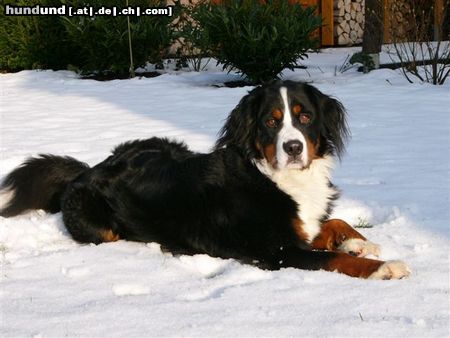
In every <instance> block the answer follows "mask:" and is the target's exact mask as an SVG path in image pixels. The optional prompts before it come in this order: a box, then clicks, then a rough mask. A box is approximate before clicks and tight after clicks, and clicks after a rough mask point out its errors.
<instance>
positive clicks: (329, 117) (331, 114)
mask: <svg viewBox="0 0 450 338" xmlns="http://www.w3.org/2000/svg"><path fill="white" fill-rule="evenodd" d="M308 87H309V89H310V90H312V94H313V95H314V96H315V97H316V98H317V100H318V102H317V106H318V108H319V110H320V113H321V115H322V120H323V122H322V127H321V134H322V136H323V138H324V139H325V140H326V143H327V148H328V150H329V151H331V153H333V154H335V155H336V156H337V157H338V158H339V159H340V158H341V157H342V155H343V154H344V152H345V143H346V141H347V139H348V138H349V137H350V132H349V130H348V127H347V120H346V115H347V113H346V111H345V108H344V106H343V105H342V103H340V102H339V101H338V100H336V99H334V98H332V97H330V96H328V95H325V94H323V93H322V92H321V91H320V90H318V89H317V88H315V87H313V86H310V85H308Z"/></svg>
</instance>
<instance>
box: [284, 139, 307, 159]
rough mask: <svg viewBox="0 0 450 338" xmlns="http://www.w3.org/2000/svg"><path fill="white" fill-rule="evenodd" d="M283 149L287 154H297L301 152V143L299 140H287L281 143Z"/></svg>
mask: <svg viewBox="0 0 450 338" xmlns="http://www.w3.org/2000/svg"><path fill="white" fill-rule="evenodd" d="M283 149H284V151H285V152H286V153H287V154H288V155H289V156H294V157H295V156H297V155H300V154H301V153H302V150H303V144H302V143H301V142H300V141H296V140H294V141H288V142H285V143H283Z"/></svg>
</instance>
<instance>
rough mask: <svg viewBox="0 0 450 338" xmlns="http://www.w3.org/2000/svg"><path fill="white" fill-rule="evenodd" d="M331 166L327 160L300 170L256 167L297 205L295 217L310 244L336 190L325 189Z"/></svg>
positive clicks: (331, 188) (327, 158)
mask: <svg viewBox="0 0 450 338" xmlns="http://www.w3.org/2000/svg"><path fill="white" fill-rule="evenodd" d="M333 164H334V163H333V158H332V157H331V156H325V157H324V158H321V159H316V160H313V161H312V162H311V165H310V166H309V167H308V168H305V169H302V170H298V169H285V170H272V169H271V168H270V167H269V165H268V164H267V162H266V161H265V160H263V161H260V162H257V163H256V165H257V167H258V169H259V170H260V171H261V172H262V173H264V174H265V175H267V176H268V177H269V178H270V179H271V180H272V181H274V182H275V183H276V184H277V186H278V187H279V188H280V189H281V190H283V191H284V192H285V193H287V194H288V195H290V196H291V197H292V199H293V200H294V201H295V202H297V204H298V208H299V209H298V216H299V218H300V219H301V220H302V222H303V231H304V232H305V233H306V234H307V235H308V240H309V241H310V242H311V241H312V240H313V239H314V238H315V237H316V236H317V234H318V233H319V232H320V228H321V224H320V219H321V218H322V217H323V216H324V215H325V214H326V213H327V209H328V205H329V201H330V199H332V198H333V197H334V196H335V195H336V190H335V189H334V188H333V187H330V186H329V182H330V178H331V171H332V169H333Z"/></svg>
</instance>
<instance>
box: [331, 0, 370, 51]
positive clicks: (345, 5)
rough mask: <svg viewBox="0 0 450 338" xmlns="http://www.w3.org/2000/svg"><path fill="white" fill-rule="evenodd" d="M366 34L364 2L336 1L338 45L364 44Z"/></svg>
mask: <svg viewBox="0 0 450 338" xmlns="http://www.w3.org/2000/svg"><path fill="white" fill-rule="evenodd" d="M363 33H364V0H335V1H334V37H335V40H336V43H337V44H338V45H353V44H357V43H361V42H362V37H363Z"/></svg>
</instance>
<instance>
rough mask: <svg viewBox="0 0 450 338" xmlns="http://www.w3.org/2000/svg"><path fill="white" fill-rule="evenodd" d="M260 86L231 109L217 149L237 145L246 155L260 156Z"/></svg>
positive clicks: (250, 156)
mask: <svg viewBox="0 0 450 338" xmlns="http://www.w3.org/2000/svg"><path fill="white" fill-rule="evenodd" d="M258 89H259V88H256V89H254V90H252V91H251V92H250V93H249V94H247V95H246V96H244V97H243V98H242V99H241V101H240V102H239V104H238V105H237V106H236V107H235V108H234V109H233V110H232V111H231V113H230V115H229V116H228V118H227V120H226V122H225V125H224V126H223V127H222V129H221V130H220V133H219V139H218V140H217V142H216V145H215V149H219V148H223V147H235V148H237V149H239V151H241V152H242V153H243V154H244V155H245V156H247V157H249V158H254V157H257V156H258V152H257V149H256V144H255V139H256V115H257V107H256V96H257V91H258Z"/></svg>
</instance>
